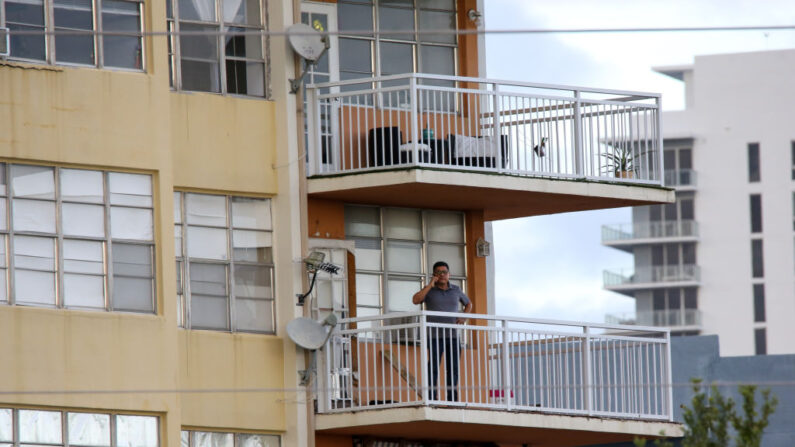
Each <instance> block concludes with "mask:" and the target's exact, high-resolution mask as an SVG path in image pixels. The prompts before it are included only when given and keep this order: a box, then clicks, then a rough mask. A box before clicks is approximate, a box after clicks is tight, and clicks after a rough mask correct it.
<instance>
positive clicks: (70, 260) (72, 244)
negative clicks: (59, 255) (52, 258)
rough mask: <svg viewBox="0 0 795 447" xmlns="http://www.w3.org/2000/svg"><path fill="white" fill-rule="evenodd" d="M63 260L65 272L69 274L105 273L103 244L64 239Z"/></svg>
mask: <svg viewBox="0 0 795 447" xmlns="http://www.w3.org/2000/svg"><path fill="white" fill-rule="evenodd" d="M63 258H64V271H67V272H69V273H89V274H95V275H101V274H103V273H104V266H103V262H102V261H103V259H104V256H103V244H102V242H92V241H78V240H72V239H64V241H63Z"/></svg>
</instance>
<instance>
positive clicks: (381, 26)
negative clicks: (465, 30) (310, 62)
mask: <svg viewBox="0 0 795 447" xmlns="http://www.w3.org/2000/svg"><path fill="white" fill-rule="evenodd" d="M337 14H338V17H339V28H340V33H341V36H340V39H339V45H340V53H339V54H340V79H342V80H346V79H357V78H367V77H372V76H387V75H394V74H403V73H414V72H418V73H431V74H440V75H450V76H454V75H455V74H456V45H457V37H456V35H455V34H454V33H444V34H426V33H423V34H419V33H418V32H417V31H428V30H444V31H454V30H456V11H455V1H454V0H432V1H423V0H375V1H373V0H340V1H339V2H338V3H337ZM362 30H366V31H373V34H365V35H362V34H361V33H357V34H353V33H351V34H348V35H346V34H345V32H346V31H362ZM390 31H391V33H390ZM434 84H439V85H451V84H452V83H450V82H445V81H435V82H434ZM357 88H361V87H357Z"/></svg>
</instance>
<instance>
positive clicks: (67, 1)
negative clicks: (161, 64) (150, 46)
mask: <svg viewBox="0 0 795 447" xmlns="http://www.w3.org/2000/svg"><path fill="white" fill-rule="evenodd" d="M0 5H2V7H3V10H4V12H5V26H6V27H8V28H9V30H10V32H9V34H10V50H11V52H10V56H9V58H10V59H18V60H23V61H31V62H45V63H56V64H73V65H90V66H95V67H99V68H119V69H128V70H142V69H143V37H142V36H143V33H142V30H143V24H142V21H141V17H142V14H141V11H142V8H143V1H141V0H0ZM0 16H2V14H0ZM48 32H49V33H54V34H53V35H49V36H48V35H47V34H46V33H48ZM99 33H104V34H99ZM113 33H120V34H121V33H124V35H120V34H115V35H114V34H113Z"/></svg>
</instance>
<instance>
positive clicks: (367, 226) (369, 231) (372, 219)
mask: <svg viewBox="0 0 795 447" xmlns="http://www.w3.org/2000/svg"><path fill="white" fill-rule="evenodd" d="M345 235H346V236H347V237H351V236H364V237H381V219H380V218H379V209H378V208H375V207H364V206H346V207H345Z"/></svg>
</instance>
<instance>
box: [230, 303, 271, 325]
mask: <svg viewBox="0 0 795 447" xmlns="http://www.w3.org/2000/svg"><path fill="white" fill-rule="evenodd" d="M235 307H236V309H235V312H236V313H235V315H236V322H235V326H236V329H237V330H240V331H256V332H273V331H274V328H273V300H260V299H248V298H238V299H237V300H236V301H235Z"/></svg>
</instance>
